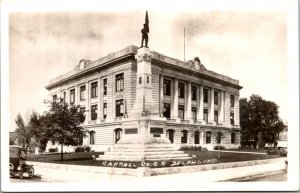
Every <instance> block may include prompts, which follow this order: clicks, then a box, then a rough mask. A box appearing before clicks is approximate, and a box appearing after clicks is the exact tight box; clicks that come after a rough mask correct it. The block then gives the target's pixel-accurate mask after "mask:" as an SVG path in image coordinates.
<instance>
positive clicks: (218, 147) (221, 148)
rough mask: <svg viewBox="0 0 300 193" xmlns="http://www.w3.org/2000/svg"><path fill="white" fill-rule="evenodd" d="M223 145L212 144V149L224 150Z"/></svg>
mask: <svg viewBox="0 0 300 193" xmlns="http://www.w3.org/2000/svg"><path fill="white" fill-rule="evenodd" d="M224 149H225V147H224V146H223V145H216V146H214V150H224Z"/></svg>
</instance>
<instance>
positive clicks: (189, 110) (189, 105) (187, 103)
mask: <svg viewBox="0 0 300 193" xmlns="http://www.w3.org/2000/svg"><path fill="white" fill-rule="evenodd" d="M185 91H187V92H186V93H187V95H186V96H185V97H184V101H185V113H184V116H185V118H184V119H186V120H190V119H191V118H192V116H191V114H192V96H191V91H192V84H191V83H190V82H188V83H187V88H185Z"/></svg>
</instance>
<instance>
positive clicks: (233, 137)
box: [231, 133, 236, 143]
mask: <svg viewBox="0 0 300 193" xmlns="http://www.w3.org/2000/svg"><path fill="white" fill-rule="evenodd" d="M235 138H236V134H235V133H231V143H235Z"/></svg>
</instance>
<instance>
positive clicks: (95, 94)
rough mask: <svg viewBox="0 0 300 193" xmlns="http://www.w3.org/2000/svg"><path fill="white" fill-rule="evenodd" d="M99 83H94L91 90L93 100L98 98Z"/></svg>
mask: <svg viewBox="0 0 300 193" xmlns="http://www.w3.org/2000/svg"><path fill="white" fill-rule="evenodd" d="M97 93H98V82H93V83H92V89H91V98H95V97H97V96H98V94H97Z"/></svg>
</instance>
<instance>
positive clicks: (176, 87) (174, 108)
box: [173, 79, 178, 119]
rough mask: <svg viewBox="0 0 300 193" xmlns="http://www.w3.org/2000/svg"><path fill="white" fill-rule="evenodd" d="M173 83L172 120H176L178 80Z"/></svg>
mask: <svg viewBox="0 0 300 193" xmlns="http://www.w3.org/2000/svg"><path fill="white" fill-rule="evenodd" d="M173 82H174V84H173V119H178V80H177V79H174V81H173Z"/></svg>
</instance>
